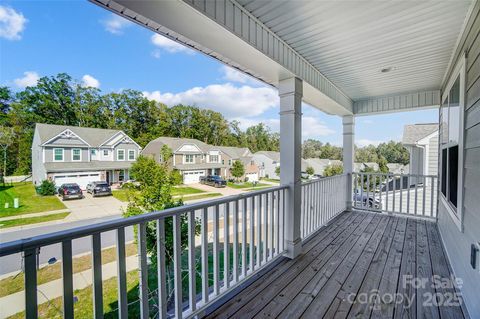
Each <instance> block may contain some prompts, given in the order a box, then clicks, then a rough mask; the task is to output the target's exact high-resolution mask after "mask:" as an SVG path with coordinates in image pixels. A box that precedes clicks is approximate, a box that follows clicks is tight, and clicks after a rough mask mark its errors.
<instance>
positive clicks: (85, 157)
mask: <svg viewBox="0 0 480 319" xmlns="http://www.w3.org/2000/svg"><path fill="white" fill-rule="evenodd" d="M54 148H63V161H62V162H72V149H74V148H80V149H81V150H82V152H81V154H82V158H81V160H80V161H76V162H88V161H89V149H88V148H81V147H52V146H45V163H50V162H54V160H53V149H54Z"/></svg>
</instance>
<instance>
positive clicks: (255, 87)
mask: <svg viewBox="0 0 480 319" xmlns="http://www.w3.org/2000/svg"><path fill="white" fill-rule="evenodd" d="M60 72H66V73H68V74H70V75H72V76H73V77H74V78H75V79H78V81H79V82H80V83H81V84H82V85H88V86H94V87H99V88H100V89H101V90H102V91H103V92H111V91H119V90H121V89H126V88H129V89H136V90H139V91H142V92H144V94H145V95H146V96H147V97H148V98H151V99H155V100H158V101H161V102H163V103H166V104H168V105H173V104H175V103H180V102H182V103H188V104H193V105H197V106H200V107H207V108H211V109H214V110H216V111H219V112H221V113H222V114H224V116H225V117H226V118H227V119H228V120H234V119H235V120H239V121H240V122H241V123H242V126H243V127H247V126H249V125H252V124H256V123H259V122H264V123H266V124H267V125H268V126H270V127H271V129H272V130H278V124H279V118H278V111H279V109H278V98H277V92H276V90H275V89H273V88H271V87H269V86H266V85H263V84H262V83H260V82H258V81H256V80H254V79H251V78H249V77H248V76H245V75H243V74H240V73H239V72H237V71H235V70H232V69H230V68H228V67H225V66H223V65H222V64H221V63H220V62H218V61H216V60H214V59H212V58H210V57H207V56H204V55H203V54H201V53H198V52H193V51H191V50H189V49H187V48H184V47H182V46H181V45H179V44H176V43H174V42H171V41H170V40H168V39H165V38H163V37H161V36H159V35H154V34H153V33H152V32H151V31H149V30H147V29H145V28H142V27H140V26H137V25H135V24H132V23H130V22H127V21H126V20H123V19H122V18H120V17H117V16H114V15H113V14H111V13H109V12H107V11H106V10H104V9H102V8H100V7H97V6H96V5H93V4H91V3H89V2H87V1H8V0H7V1H2V5H0V85H7V86H10V87H12V88H13V89H14V90H20V89H22V88H23V87H24V86H26V85H32V84H34V83H35V82H36V80H37V79H38V77H41V76H50V75H55V74H57V73H60ZM437 120H438V112H437V111H435V110H428V111H417V112H409V113H400V114H389V115H378V116H368V117H359V118H357V120H356V123H357V126H356V143H357V144H359V145H362V146H363V145H365V144H369V143H375V144H376V143H379V142H382V141H388V140H390V139H393V140H397V141H398V140H400V139H401V135H402V132H403V126H404V125H405V124H412V123H424V122H435V121H437ZM303 138H304V139H306V138H316V139H319V140H321V141H323V142H330V143H334V144H337V145H341V141H342V126H341V119H340V118H339V117H336V116H329V115H326V114H325V113H322V112H321V111H318V110H316V109H314V108H312V107H310V106H308V105H305V106H304V108H303Z"/></svg>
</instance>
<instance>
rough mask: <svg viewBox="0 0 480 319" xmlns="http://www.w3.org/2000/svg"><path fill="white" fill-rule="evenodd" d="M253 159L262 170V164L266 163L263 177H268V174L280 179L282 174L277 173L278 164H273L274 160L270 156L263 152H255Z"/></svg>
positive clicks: (270, 176)
mask: <svg viewBox="0 0 480 319" xmlns="http://www.w3.org/2000/svg"><path fill="white" fill-rule="evenodd" d="M253 161H254V162H255V164H257V166H258V167H259V169H260V171H261V170H262V164H264V168H263V171H264V176H262V177H266V176H267V175H268V177H269V178H278V179H280V176H278V175H277V174H275V169H276V168H277V164H273V161H272V160H271V159H270V158H269V157H266V156H265V155H263V154H254V155H253Z"/></svg>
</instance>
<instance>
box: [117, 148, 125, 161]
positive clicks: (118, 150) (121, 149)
mask: <svg viewBox="0 0 480 319" xmlns="http://www.w3.org/2000/svg"><path fill="white" fill-rule="evenodd" d="M120 151H123V159H120V157H119V156H118V154H119V153H120ZM125 158H126V156H125V149H123V148H119V149H117V161H122V162H123V161H125Z"/></svg>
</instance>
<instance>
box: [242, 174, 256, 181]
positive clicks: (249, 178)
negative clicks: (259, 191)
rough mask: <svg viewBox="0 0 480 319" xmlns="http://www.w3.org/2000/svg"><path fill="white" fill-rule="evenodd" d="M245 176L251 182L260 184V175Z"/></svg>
mask: <svg viewBox="0 0 480 319" xmlns="http://www.w3.org/2000/svg"><path fill="white" fill-rule="evenodd" d="M245 176H246V177H247V178H248V181H249V182H258V173H247V174H245Z"/></svg>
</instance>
